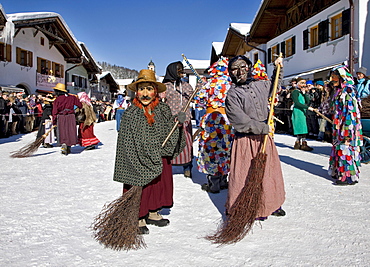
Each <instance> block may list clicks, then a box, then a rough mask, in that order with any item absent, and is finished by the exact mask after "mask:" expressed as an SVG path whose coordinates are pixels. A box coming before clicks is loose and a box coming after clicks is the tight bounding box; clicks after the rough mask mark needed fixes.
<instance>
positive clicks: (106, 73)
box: [96, 71, 113, 79]
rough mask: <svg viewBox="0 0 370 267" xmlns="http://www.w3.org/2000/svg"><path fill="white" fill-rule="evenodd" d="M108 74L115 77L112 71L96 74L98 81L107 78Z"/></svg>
mask: <svg viewBox="0 0 370 267" xmlns="http://www.w3.org/2000/svg"><path fill="white" fill-rule="evenodd" d="M108 74H110V75H111V76H112V77H113V75H112V73H111V72H110V71H103V72H102V73H101V74H96V77H98V79H102V78H104V77H105V76H107V75H108Z"/></svg>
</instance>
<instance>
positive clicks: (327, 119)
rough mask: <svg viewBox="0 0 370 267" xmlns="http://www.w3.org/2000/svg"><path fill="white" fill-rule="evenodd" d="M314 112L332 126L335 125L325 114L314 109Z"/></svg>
mask: <svg viewBox="0 0 370 267" xmlns="http://www.w3.org/2000/svg"><path fill="white" fill-rule="evenodd" d="M313 111H314V112H316V114H318V115H320V116H321V118H323V119H325V120H326V121H328V122H330V123H331V124H333V121H332V120H331V119H329V118H328V117H326V116H325V115H324V114H322V113H321V112H320V111H318V110H317V109H313Z"/></svg>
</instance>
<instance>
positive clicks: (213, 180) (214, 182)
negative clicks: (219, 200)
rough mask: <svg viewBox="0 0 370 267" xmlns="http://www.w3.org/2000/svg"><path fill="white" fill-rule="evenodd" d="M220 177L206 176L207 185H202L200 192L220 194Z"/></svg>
mask: <svg viewBox="0 0 370 267" xmlns="http://www.w3.org/2000/svg"><path fill="white" fill-rule="evenodd" d="M221 177H222V176H221V175H219V174H215V175H210V174H208V175H207V179H208V183H207V184H203V185H202V190H204V191H207V192H209V193H212V194H217V193H220V178H221Z"/></svg>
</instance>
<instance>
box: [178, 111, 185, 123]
mask: <svg viewBox="0 0 370 267" xmlns="http://www.w3.org/2000/svg"><path fill="white" fill-rule="evenodd" d="M176 118H177V121H178V122H179V123H180V124H183V123H184V121H185V120H186V114H185V112H183V111H180V112H179V113H177V116H176Z"/></svg>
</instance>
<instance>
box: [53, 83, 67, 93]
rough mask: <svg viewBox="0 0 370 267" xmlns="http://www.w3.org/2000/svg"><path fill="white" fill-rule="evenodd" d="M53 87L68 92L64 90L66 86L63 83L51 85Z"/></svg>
mask: <svg viewBox="0 0 370 267" xmlns="http://www.w3.org/2000/svg"><path fill="white" fill-rule="evenodd" d="M53 89H54V90H58V91H62V92H66V93H68V92H67V90H66V86H65V85H64V84H63V83H57V85H56V86H55V87H53Z"/></svg>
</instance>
